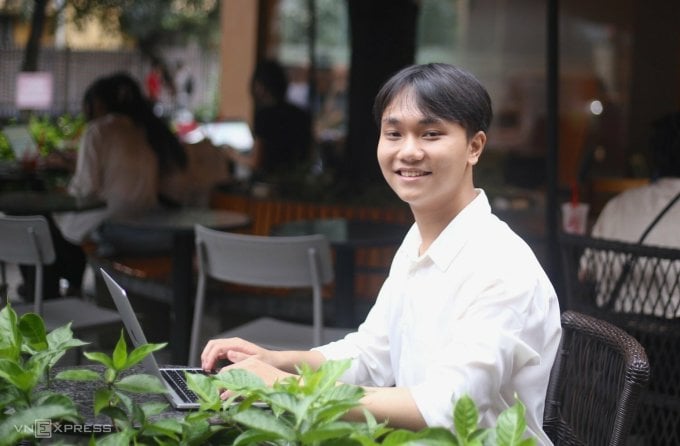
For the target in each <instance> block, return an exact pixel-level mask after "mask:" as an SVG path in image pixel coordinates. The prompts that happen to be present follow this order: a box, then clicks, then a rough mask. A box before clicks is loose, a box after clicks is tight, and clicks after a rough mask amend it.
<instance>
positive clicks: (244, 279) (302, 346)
mask: <svg viewBox="0 0 680 446" xmlns="http://www.w3.org/2000/svg"><path fill="white" fill-rule="evenodd" d="M195 232H196V254H197V256H198V272H199V275H198V286H197V292H196V306H195V308H194V321H193V327H192V333H191V350H190V354H189V358H190V363H191V364H193V365H195V364H197V363H198V356H199V348H201V347H202V346H200V345H199V342H200V339H199V338H200V330H201V326H202V323H203V322H202V321H203V312H204V307H205V294H206V286H207V280H208V279H216V280H219V281H222V282H228V283H232V284H238V285H247V286H257V287H290V288H309V289H311V291H312V296H311V300H312V315H311V316H312V317H311V320H312V325H308V324H303V323H295V322H288V321H283V320H279V319H274V318H270V317H260V318H257V319H255V320H253V321H251V322H248V323H246V324H243V325H241V326H239V327H236V328H234V329H232V330H229V331H227V332H224V333H221V334H219V335H216V336H214V337H215V338H224V337H241V338H243V339H247V340H249V341H251V342H254V343H255V344H258V345H261V346H263V347H265V348H269V349H275V350H308V349H310V348H312V347H314V346H317V345H321V344H323V343H324V342H329V341H333V340H337V339H340V338H342V337H344V336H345V334H347V333H349V332H351V331H353V330H351V329H340V328H329V327H324V322H323V299H322V287H323V286H324V285H326V284H329V283H331V282H332V281H333V266H332V259H331V251H330V246H329V243H328V240H327V239H326V238H325V237H324V236H322V235H318V234H317V235H309V236H297V237H267V236H254V235H243V234H233V233H228V232H221V231H216V230H212V229H208V228H206V227H204V226H201V225H196V230H195ZM254 298H257V297H254Z"/></svg>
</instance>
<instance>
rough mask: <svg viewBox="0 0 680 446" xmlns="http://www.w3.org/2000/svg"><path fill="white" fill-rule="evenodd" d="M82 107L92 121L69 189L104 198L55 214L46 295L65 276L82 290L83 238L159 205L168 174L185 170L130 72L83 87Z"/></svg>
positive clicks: (72, 290)
mask: <svg viewBox="0 0 680 446" xmlns="http://www.w3.org/2000/svg"><path fill="white" fill-rule="evenodd" d="M82 107H83V114H84V115H85V117H86V120H87V126H86V129H85V132H84V134H83V137H82V139H81V141H80V148H79V151H78V159H77V162H76V169H75V173H74V175H73V177H72V178H71V180H70V183H69V186H68V192H69V194H71V195H74V196H80V197H85V196H94V197H97V198H100V199H101V200H103V201H105V202H106V206H105V207H104V208H102V209H96V210H91V211H85V212H68V213H61V214H56V215H55V216H54V221H53V222H52V223H53V224H52V227H53V228H52V229H53V231H52V236H53V238H54V243H55V250H56V253H57V259H56V262H55V263H54V264H53V265H50V266H49V267H48V268H47V269H46V271H45V282H44V297H45V298H54V297H57V296H58V295H59V280H60V278H64V279H66V280H67V281H68V284H69V289H68V293H69V294H80V293H81V287H82V280H83V272H84V270H85V266H86V257H85V253H84V251H83V248H82V244H83V243H84V242H85V241H87V240H88V239H90V238H91V237H93V234H94V232H95V231H96V230H97V229H98V228H99V227H100V225H101V224H102V223H103V222H104V221H106V220H107V219H110V218H113V217H121V216H126V215H132V214H135V213H138V212H144V211H148V210H151V209H154V208H156V207H158V206H159V184H160V182H161V181H162V179H163V177H165V176H168V175H171V174H173V173H174V172H176V171H181V170H182V169H184V167H185V166H186V162H187V161H186V160H187V157H186V153H185V152H184V148H183V146H182V145H181V144H180V142H179V140H178V139H177V137H176V136H175V135H174V134H173V133H172V132H171V131H170V129H169V128H168V126H167V124H166V123H165V122H164V121H162V120H161V119H160V118H158V117H157V116H156V115H154V113H153V109H152V105H151V103H150V102H149V101H148V100H147V99H146V98H145V97H144V94H143V93H142V91H141V88H140V87H139V84H138V83H137V81H135V80H134V79H133V78H132V77H130V76H129V75H128V74H125V73H116V74H113V75H110V76H106V77H102V78H99V79H97V80H95V81H94V82H93V83H92V84H91V85H90V86H89V87H88V88H87V90H86V91H85V94H84V97H83V104H82ZM29 282H30V280H29ZM27 295H31V294H27Z"/></svg>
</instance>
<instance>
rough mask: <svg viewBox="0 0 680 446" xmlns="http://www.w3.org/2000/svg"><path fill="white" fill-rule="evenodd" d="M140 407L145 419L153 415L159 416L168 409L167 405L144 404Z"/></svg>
mask: <svg viewBox="0 0 680 446" xmlns="http://www.w3.org/2000/svg"><path fill="white" fill-rule="evenodd" d="M140 407H141V408H142V410H143V411H144V415H146V416H147V417H152V416H154V415H158V414H161V413H163V412H165V409H167V408H168V407H169V404H167V403H144V404H141V405H140Z"/></svg>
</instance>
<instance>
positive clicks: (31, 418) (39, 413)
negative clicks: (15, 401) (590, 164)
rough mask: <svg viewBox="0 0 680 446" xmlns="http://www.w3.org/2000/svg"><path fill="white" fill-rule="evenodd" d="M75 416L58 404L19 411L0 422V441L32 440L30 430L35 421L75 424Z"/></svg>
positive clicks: (67, 408)
mask: <svg viewBox="0 0 680 446" xmlns="http://www.w3.org/2000/svg"><path fill="white" fill-rule="evenodd" d="M77 415H78V414H77V413H76V412H74V411H73V409H72V408H71V407H64V406H62V405H59V404H55V405H44V406H41V407H29V408H27V409H23V410H19V411H17V412H15V413H14V414H13V415H12V416H11V417H9V418H6V419H5V420H3V421H2V422H0V439H2V442H3V444H16V443H18V442H19V441H20V440H22V439H24V438H34V435H33V432H31V431H30V429H33V428H34V426H35V421H36V420H52V421H58V420H64V421H72V422H76V421H77Z"/></svg>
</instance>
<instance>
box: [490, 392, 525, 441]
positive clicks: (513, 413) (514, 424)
mask: <svg viewBox="0 0 680 446" xmlns="http://www.w3.org/2000/svg"><path fill="white" fill-rule="evenodd" d="M525 411H526V409H525V407H524V404H522V402H521V401H519V400H517V402H516V403H515V404H514V405H513V406H511V407H509V408H508V409H506V410H504V411H503V412H502V413H501V414H500V415H499V416H498V421H497V422H496V441H497V444H498V446H516V445H518V444H519V443H520V442H521V441H522V435H523V434H524V431H525V430H526V427H527V424H526V420H525V418H524V415H525Z"/></svg>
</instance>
